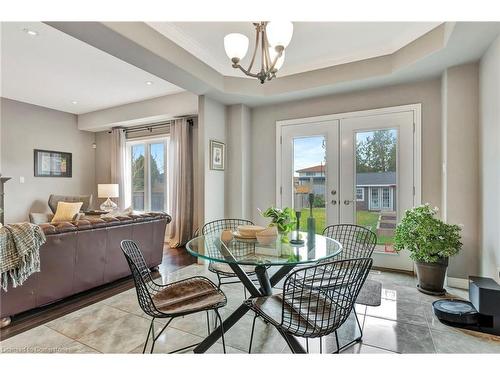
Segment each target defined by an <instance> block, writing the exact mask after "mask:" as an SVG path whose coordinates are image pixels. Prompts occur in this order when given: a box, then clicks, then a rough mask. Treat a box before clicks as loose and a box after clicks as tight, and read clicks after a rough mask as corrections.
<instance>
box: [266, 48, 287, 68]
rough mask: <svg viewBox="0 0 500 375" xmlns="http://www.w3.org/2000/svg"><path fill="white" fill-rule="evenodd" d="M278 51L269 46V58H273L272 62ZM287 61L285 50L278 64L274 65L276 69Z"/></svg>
mask: <svg viewBox="0 0 500 375" xmlns="http://www.w3.org/2000/svg"><path fill="white" fill-rule="evenodd" d="M277 54H278V52H276V50H275V49H274V47H269V58H270V59H271V64H272V62H273V61H274V58H275V57H276V55H277ZM284 62H285V50H283V52H282V53H281V57H280V58H279V59H278V61H276V65H275V66H274V69H276V70H278V69H279V68H281V67H282V66H283V63H284Z"/></svg>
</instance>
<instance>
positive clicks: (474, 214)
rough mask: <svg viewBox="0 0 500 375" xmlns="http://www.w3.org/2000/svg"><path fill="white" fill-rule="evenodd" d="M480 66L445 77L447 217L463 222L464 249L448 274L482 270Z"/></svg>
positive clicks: (444, 198) (455, 70)
mask: <svg viewBox="0 0 500 375" xmlns="http://www.w3.org/2000/svg"><path fill="white" fill-rule="evenodd" d="M478 74H479V69H478V64H477V63H474V64H465V65H460V66H456V67H452V68H449V69H447V70H446V71H445V73H444V77H443V91H442V92H443V97H442V100H443V113H444V114H445V115H444V116H443V124H442V126H443V132H442V142H443V153H442V155H443V178H442V181H443V189H442V205H443V219H444V220H445V221H446V222H448V223H450V224H461V225H463V228H462V242H463V248H462V250H461V251H460V253H459V254H458V255H456V256H454V257H453V258H451V259H450V265H449V268H448V276H449V277H452V278H459V279H467V277H468V276H469V275H477V274H478V272H479V268H478V263H479V236H478V232H479V225H478V218H479V203H480V200H479V174H478V170H479V140H478V130H479V106H478V104H479V75H478Z"/></svg>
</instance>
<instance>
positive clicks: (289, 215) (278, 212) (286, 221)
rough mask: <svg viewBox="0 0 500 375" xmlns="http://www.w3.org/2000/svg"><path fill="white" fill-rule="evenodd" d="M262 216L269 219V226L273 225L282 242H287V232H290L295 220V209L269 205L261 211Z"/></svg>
mask: <svg viewBox="0 0 500 375" xmlns="http://www.w3.org/2000/svg"><path fill="white" fill-rule="evenodd" d="M261 215H262V216H263V217H267V218H270V219H271V224H269V226H275V227H276V228H277V229H278V233H279V235H280V236H281V241H282V242H288V241H289V239H288V233H290V232H291V231H292V230H293V229H294V227H295V224H296V222H297V219H296V217H295V211H294V210H293V209H291V208H289V207H285V208H283V209H281V208H276V207H269V208H268V209H267V210H265V211H264V212H262V211H261Z"/></svg>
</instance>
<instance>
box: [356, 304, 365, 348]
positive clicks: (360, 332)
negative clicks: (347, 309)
mask: <svg viewBox="0 0 500 375" xmlns="http://www.w3.org/2000/svg"><path fill="white" fill-rule="evenodd" d="M354 317H355V318H356V323H358V328H359V338H358V339H357V341H358V342H359V341H362V339H363V328H361V323H360V322H359V319H358V314H357V313H356V309H354Z"/></svg>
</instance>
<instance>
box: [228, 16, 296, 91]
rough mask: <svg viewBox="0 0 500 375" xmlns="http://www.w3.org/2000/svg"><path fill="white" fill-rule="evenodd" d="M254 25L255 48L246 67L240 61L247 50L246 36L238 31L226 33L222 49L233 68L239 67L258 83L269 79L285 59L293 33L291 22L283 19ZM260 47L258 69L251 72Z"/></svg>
mask: <svg viewBox="0 0 500 375" xmlns="http://www.w3.org/2000/svg"><path fill="white" fill-rule="evenodd" d="M254 26H255V31H256V35H255V49H254V50H253V54H252V60H251V61H250V65H249V66H248V68H247V69H245V68H243V67H242V66H241V65H240V61H241V60H242V59H243V58H244V57H245V55H246V54H247V51H248V38H247V37H246V36H245V35H243V34H239V33H232V34H227V35H226V36H225V37H224V49H225V50H226V54H227V56H228V57H229V58H230V59H231V62H232V63H233V68H235V69H240V70H241V71H242V72H243V73H245V74H246V75H247V76H249V77H254V78H257V79H258V80H259V81H260V83H264V82H265V81H270V80H271V79H273V78H274V77H276V73H277V72H278V70H279V69H280V68H281V66H282V65H283V62H284V61H285V48H286V47H287V46H288V44H289V43H290V40H291V39H292V34H293V24H292V23H291V22H284V21H272V22H259V23H254ZM259 49H260V70H259V71H257V72H255V73H252V68H253V67H254V63H255V58H256V57H257V51H258V50H259Z"/></svg>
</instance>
